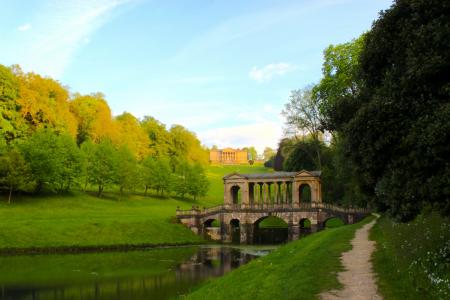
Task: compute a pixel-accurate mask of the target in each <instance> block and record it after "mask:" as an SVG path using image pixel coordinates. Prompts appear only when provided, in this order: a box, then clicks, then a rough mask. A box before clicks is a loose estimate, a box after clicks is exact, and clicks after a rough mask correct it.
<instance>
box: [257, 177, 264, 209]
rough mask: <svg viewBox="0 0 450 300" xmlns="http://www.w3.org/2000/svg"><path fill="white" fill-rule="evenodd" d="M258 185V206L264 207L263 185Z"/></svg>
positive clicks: (260, 183)
mask: <svg viewBox="0 0 450 300" xmlns="http://www.w3.org/2000/svg"><path fill="white" fill-rule="evenodd" d="M258 185H259V197H258V201H259V204H260V205H264V189H263V183H262V182H258Z"/></svg>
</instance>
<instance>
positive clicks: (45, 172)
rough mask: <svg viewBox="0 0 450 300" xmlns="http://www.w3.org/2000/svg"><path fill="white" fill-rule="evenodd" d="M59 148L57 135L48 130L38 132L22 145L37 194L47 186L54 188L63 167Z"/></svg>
mask: <svg viewBox="0 0 450 300" xmlns="http://www.w3.org/2000/svg"><path fill="white" fill-rule="evenodd" d="M59 146H60V145H59V141H58V138H57V135H56V134H55V133H53V132H51V131H50V130H48V129H43V130H38V131H37V132H36V133H35V134H33V135H32V136H31V137H30V138H28V139H27V140H26V141H25V142H24V143H23V144H21V145H20V148H21V153H22V154H23V156H24V158H25V160H26V161H27V163H28V165H29V166H30V169H31V176H32V181H34V182H35V183H36V186H35V192H40V191H41V190H42V189H43V187H44V186H45V185H48V186H49V187H53V185H54V183H55V182H56V180H57V177H58V176H59V174H58V172H59V171H60V169H61V167H62V166H61V153H60V152H59V150H60V147H59Z"/></svg>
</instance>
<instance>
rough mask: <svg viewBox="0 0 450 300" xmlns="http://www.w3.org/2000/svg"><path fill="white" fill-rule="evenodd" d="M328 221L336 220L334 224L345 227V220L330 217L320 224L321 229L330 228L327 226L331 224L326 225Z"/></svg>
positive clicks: (337, 216)
mask: <svg viewBox="0 0 450 300" xmlns="http://www.w3.org/2000/svg"><path fill="white" fill-rule="evenodd" d="M330 220H337V222H336V223H341V224H339V226H342V225H345V224H346V220H345V218H343V217H342V216H339V215H331V216H328V217H327V218H326V219H325V220H324V221H323V222H322V228H327V227H330V226H328V225H331V224H327V223H328V222H329V221H330ZM331 227H338V226H335V225H333V226H331Z"/></svg>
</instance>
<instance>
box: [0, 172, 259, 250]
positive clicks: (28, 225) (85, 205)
mask: <svg viewBox="0 0 450 300" xmlns="http://www.w3.org/2000/svg"><path fill="white" fill-rule="evenodd" d="M234 171H238V172H242V173H247V172H248V173H250V172H264V171H265V168H264V167H261V166H249V165H245V166H211V167H210V168H209V169H208V176H209V178H210V182H211V186H210V190H209V193H208V195H207V196H206V197H204V198H202V199H199V200H198V201H197V202H192V200H180V199H174V198H154V197H147V198H146V197H143V196H141V195H130V196H128V197H125V198H123V199H120V200H119V199H118V197H117V195H115V194H112V193H109V194H108V193H106V195H105V197H104V198H102V199H99V198H97V197H95V196H92V195H89V194H86V193H82V192H74V193H72V194H71V195H47V196H19V197H15V199H14V202H13V204H12V205H8V204H7V203H6V197H5V196H0V220H1V221H0V249H2V248H31V247H61V246H65V247H71V246H74V247H76V246H108V245H141V244H169V243H170V244H175V243H179V244H182V243H199V242H202V239H201V238H200V237H198V236H196V235H195V234H193V233H192V232H191V231H190V230H189V229H187V228H185V227H184V226H183V225H180V224H174V223H173V222H172V221H173V217H174V216H175V210H176V208H177V206H179V207H180V208H182V209H189V208H190V207H191V206H192V205H200V206H213V205H218V204H221V203H223V184H222V177H223V176H224V175H226V174H228V173H232V172H234Z"/></svg>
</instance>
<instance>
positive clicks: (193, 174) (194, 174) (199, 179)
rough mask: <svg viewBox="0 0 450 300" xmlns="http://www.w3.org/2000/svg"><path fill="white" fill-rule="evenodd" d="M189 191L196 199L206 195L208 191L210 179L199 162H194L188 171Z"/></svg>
mask: <svg viewBox="0 0 450 300" xmlns="http://www.w3.org/2000/svg"><path fill="white" fill-rule="evenodd" d="M187 182H188V193H189V194H190V195H192V197H193V198H194V201H195V200H196V198H197V197H202V196H205V195H206V193H207V192H208V188H209V181H208V178H207V177H206V174H205V169H204V168H203V166H202V165H201V164H199V163H194V164H193V165H192V166H191V167H190V169H189V172H188V180H187Z"/></svg>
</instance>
